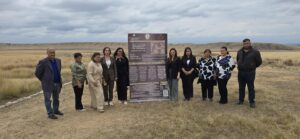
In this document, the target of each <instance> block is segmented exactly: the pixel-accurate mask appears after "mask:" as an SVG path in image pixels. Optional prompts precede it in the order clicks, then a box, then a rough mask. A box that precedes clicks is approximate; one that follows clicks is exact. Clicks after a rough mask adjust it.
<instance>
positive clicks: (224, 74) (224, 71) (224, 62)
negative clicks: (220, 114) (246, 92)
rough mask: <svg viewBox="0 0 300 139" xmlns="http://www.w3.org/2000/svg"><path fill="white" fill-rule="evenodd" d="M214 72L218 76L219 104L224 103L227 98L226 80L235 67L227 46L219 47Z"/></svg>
mask: <svg viewBox="0 0 300 139" xmlns="http://www.w3.org/2000/svg"><path fill="white" fill-rule="evenodd" d="M216 67H217V69H216V73H217V77H218V88H219V93H220V96H221V97H220V101H219V103H220V104H226V103H227V102H228V99H227V94H228V92H227V82H228V80H229V79H230V76H231V71H232V70H233V69H234V68H235V62H234V59H233V58H232V57H231V56H230V55H229V52H228V51H227V47H221V55H220V56H218V57H217V62H216Z"/></svg>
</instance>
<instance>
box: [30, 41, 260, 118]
mask: <svg viewBox="0 0 300 139" xmlns="http://www.w3.org/2000/svg"><path fill="white" fill-rule="evenodd" d="M211 54H212V52H211V50H210V49H206V50H205V51H204V56H203V57H202V58H200V59H199V61H198V62H197V60H196V57H195V56H194V55H193V54H192V50H191V48H189V47H187V48H185V50H184V55H183V57H181V58H180V57H179V56H177V51H176V49H175V48H171V49H170V51H169V57H168V58H167V62H166V63H167V65H166V75H167V80H168V85H169V90H170V99H171V100H178V80H179V79H180V78H181V80H182V88H183V94H184V98H185V99H184V100H185V101H189V100H190V99H191V98H192V97H193V95H194V93H193V82H194V80H195V79H196V78H198V83H201V91H202V99H203V100H204V101H205V100H207V99H209V100H210V101H213V88H214V86H215V85H218V89H219V93H220V96H221V97H220V101H219V103H220V104H226V103H227V102H228V99H227V94H228V91H227V82H228V80H229V79H230V77H231V71H232V70H233V69H234V68H235V66H236V63H237V67H238V82H239V101H238V103H237V104H239V105H242V104H243V102H244V97H245V87H246V85H247V87H248V90H249V102H250V107H251V108H254V107H255V101H254V100H255V90H254V80H255V70H256V68H257V67H259V66H260V65H261V63H262V60H261V56H260V53H259V51H258V50H256V49H254V48H253V47H252V45H251V41H250V39H244V40H243V48H241V49H240V50H239V51H238V53H237V62H235V60H234V59H233V58H232V56H231V55H230V54H229V52H228V50H227V48H226V47H222V48H221V50H220V55H219V56H217V57H216V58H214V57H212V55H211ZM47 55H48V56H47V57H46V58H44V59H42V60H40V61H39V63H38V64H37V66H36V71H35V75H36V77H37V78H38V79H39V80H40V81H41V84H42V89H43V92H44V101H45V106H46V110H47V113H48V118H50V119H57V118H58V117H57V116H56V115H63V113H62V112H61V111H60V110H59V94H60V90H61V88H62V80H61V60H60V59H58V58H56V57H55V50H54V49H47ZM111 55H112V53H111V49H110V48H109V47H105V48H104V49H103V56H101V54H100V53H99V52H95V53H93V55H92V57H91V62H89V63H88V65H87V66H85V64H84V63H83V62H82V57H83V56H82V54H81V53H75V54H74V61H75V62H74V63H73V64H72V65H71V66H70V69H71V72H72V85H73V90H74V94H75V109H76V110H77V111H85V109H84V107H83V105H82V100H81V99H82V95H83V90H84V85H85V84H87V85H88V88H89V92H90V95H91V108H93V109H95V110H96V111H98V112H104V108H105V106H113V105H114V104H113V89H114V86H115V85H114V84H115V82H116V85H117V87H116V90H117V94H118V100H119V102H120V103H122V104H125V105H126V104H127V87H128V86H129V61H128V58H127V57H126V55H125V52H124V50H123V48H117V49H116V51H115V53H114V54H113V56H111ZM51 97H52V100H53V103H52V101H51Z"/></svg>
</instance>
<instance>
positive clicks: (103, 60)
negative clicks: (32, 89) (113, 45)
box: [35, 47, 129, 119]
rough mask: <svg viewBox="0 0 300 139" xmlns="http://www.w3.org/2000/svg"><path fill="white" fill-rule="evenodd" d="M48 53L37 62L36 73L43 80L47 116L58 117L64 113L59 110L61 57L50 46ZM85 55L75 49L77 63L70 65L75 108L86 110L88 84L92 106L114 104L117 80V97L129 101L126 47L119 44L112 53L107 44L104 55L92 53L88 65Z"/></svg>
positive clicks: (125, 102)
mask: <svg viewBox="0 0 300 139" xmlns="http://www.w3.org/2000/svg"><path fill="white" fill-rule="evenodd" d="M47 55H48V56H47V57H46V58H44V59H42V60H40V61H39V63H38V64H37V66H36V71H35V75H36V77H37V78H38V79H39V80H40V81H41V84H42V89H43V92H44V101H45V106H46V110H47V113H48V118H50V119H57V118H58V117H57V116H56V115H63V113H62V112H61V111H60V110H59V94H60V90H61V88H62V80H61V60H60V59H58V58H56V57H55V50H54V49H47ZM82 57H83V56H82V54H81V53H75V54H74V63H73V64H71V66H70V69H71V72H72V86H73V90H74V94H75V109H76V110H77V111H85V109H84V107H83V105H82V100H81V99H82V95H83V90H84V85H85V84H88V88H89V92H90V95H91V108H93V109H95V110H96V111H98V112H104V106H113V105H114V104H113V89H114V86H115V81H116V84H117V92H118V99H119V101H120V103H123V104H125V105H126V104H127V86H129V61H128V58H127V57H126V55H125V53H124V50H123V48H118V49H117V50H116V51H115V53H114V55H113V56H111V49H110V48H109V47H105V48H104V49H103V56H101V54H100V53H99V52H95V53H93V55H92V57H91V62H89V63H88V65H87V66H86V65H85V64H84V63H83V62H82ZM51 97H52V100H53V103H52V101H51Z"/></svg>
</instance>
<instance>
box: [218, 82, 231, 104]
mask: <svg viewBox="0 0 300 139" xmlns="http://www.w3.org/2000/svg"><path fill="white" fill-rule="evenodd" d="M228 80H229V79H218V88H219V93H220V102H221V103H227V102H228V99H227V96H228V90H227V83H228Z"/></svg>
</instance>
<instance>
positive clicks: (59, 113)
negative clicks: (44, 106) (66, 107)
mask: <svg viewBox="0 0 300 139" xmlns="http://www.w3.org/2000/svg"><path fill="white" fill-rule="evenodd" d="M54 114H56V115H60V116H63V115H64V113H62V112H61V111H57V112H54Z"/></svg>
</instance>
